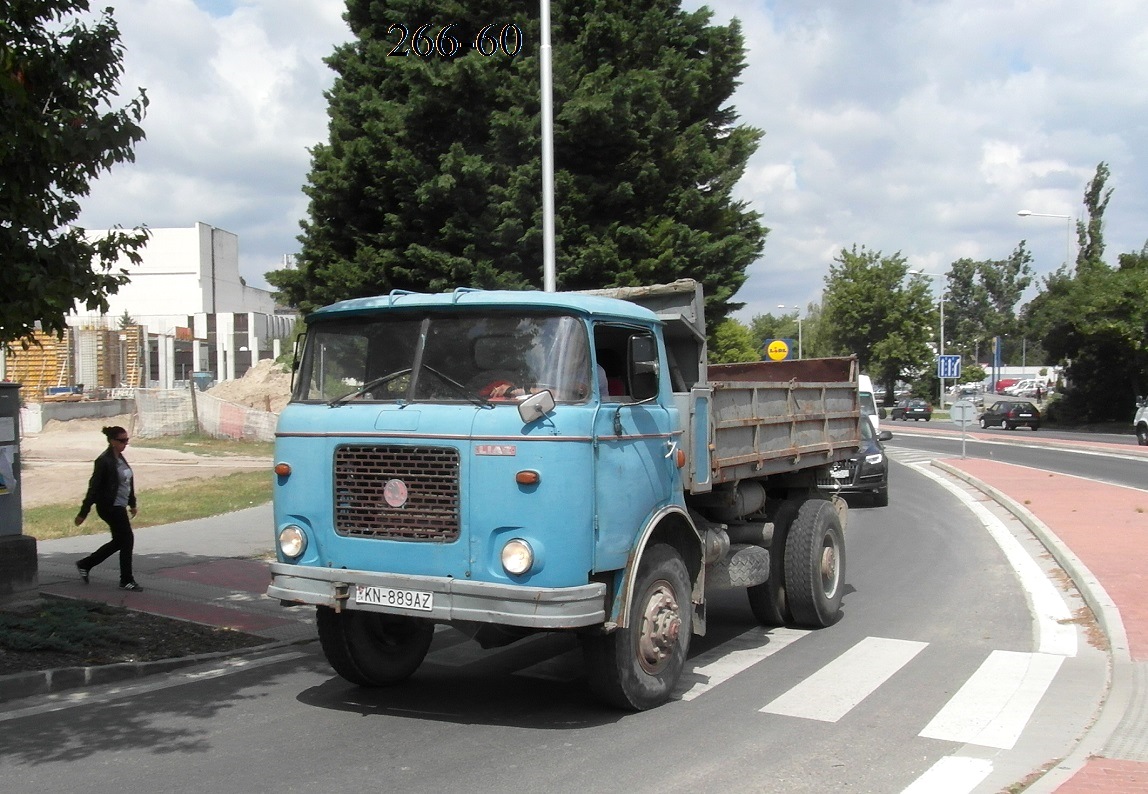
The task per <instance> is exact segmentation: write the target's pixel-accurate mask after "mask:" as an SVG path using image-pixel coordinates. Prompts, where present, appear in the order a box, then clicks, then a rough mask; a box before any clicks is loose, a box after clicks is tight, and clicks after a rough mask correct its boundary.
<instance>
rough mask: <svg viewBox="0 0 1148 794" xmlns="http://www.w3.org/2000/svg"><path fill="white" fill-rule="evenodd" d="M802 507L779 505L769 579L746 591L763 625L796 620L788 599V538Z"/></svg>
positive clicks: (771, 542)
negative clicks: (786, 563)
mask: <svg viewBox="0 0 1148 794" xmlns="http://www.w3.org/2000/svg"><path fill="white" fill-rule="evenodd" d="M800 504H801V503H800V502H797V501H793V500H789V499H787V500H785V501H784V502H782V503H781V504H780V505H779V506H778V508H777V511H776V512H775V513H774V515H773V540H771V541H770V544H769V579H767V580H766V581H765V582H764V583H763V584H759V585H754V586H753V587H747V588H746V589H745V592H746V594H747V595H748V596H749V608H750V610H751V611H752V612H753V616H754V617H755V618H757V622H758V623H760V624H761V625H763V626H784V625H786V624H787V623H791V622H792V621H793V615H792V614H791V613H790V611H789V604H788V603H786V598H785V539H786V537H788V535H789V526H790V524H792V523H793V519H794V518H796V517H797V508H798V507H799V506H800Z"/></svg>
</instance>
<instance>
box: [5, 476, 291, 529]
mask: <svg viewBox="0 0 1148 794" xmlns="http://www.w3.org/2000/svg"><path fill="white" fill-rule="evenodd" d="M273 479H274V474H272V473H271V472H270V471H243V472H237V473H235V474H228V475H226V476H224V477H212V478H210V479H206V480H189V481H187V482H184V483H180V484H178V485H174V486H171V487H168V488H156V489H152V490H147V491H143V492H142V493H137V494H136V500H137V502H138V503H139V514H138V515H137V516H136V517H135V518H134V519H132V527H133V528H134V529H141V528H143V527H151V526H156V525H159V524H171V523H173V522H175V521H189V520H191V519H195V518H206V517H207V516H214V515H219V514H220V513H230V512H231V511H233V510H242V509H244V508H247V507H254V506H255V505H260V504H264V503H265V502H269V501H271V486H272V482H273ZM79 507H80V506H79V505H78V504H54V505H43V506H41V507H31V508H28V509H27V510H25V511H24V530H23V531H24V534H25V535H30V536H31V537H34V538H36V539H37V540H51V539H53V538H70V537H76V536H78V535H94V534H98V533H100V532H107V531H108V527H107V524H105V523H104V522H103V521H101V520H100V517H99V516H97V515H96V511H95V510H93V511H92V512H91V514H90V515H89V516H88V520H87V521H85V522H84V523H83V524H82V525H80V526H78V527H77V526H75V525H74V524H73V523H72V520H73V519H74V518H75V517H76V511H77V510H78V509H79Z"/></svg>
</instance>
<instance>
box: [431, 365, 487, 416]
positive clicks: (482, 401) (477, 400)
mask: <svg viewBox="0 0 1148 794" xmlns="http://www.w3.org/2000/svg"><path fill="white" fill-rule="evenodd" d="M423 371H425V372H429V373H431V374H432V375H434V376H435V377H436V378H438V379H439V380H440V381H442V382H443V383H445V384H446V385H448V386H450V387H451V388H452V389H454V390H455V391H456V392H458V393H459V394H461V395H462V396H463V397H465V398H466V399H468V400H470V401H471V402H472V403H474V404H475V405H479V406H481V407H483V408H493V407H494V406H493V405H491V404H490V400H488V399H486V398H485V397H483V396H482V395H481V394H476V393H475V392H474V391H473V390H471V389H468V388H466V387H465V386H463V385H462V384H461V383H459V382H458V381H457V380H455V379H454V378H452V377H450V376H449V375H444V374H442V373H441V372H439V371H438V370H437V369H435V368H434V367H431V366H427V365H426V364H423Z"/></svg>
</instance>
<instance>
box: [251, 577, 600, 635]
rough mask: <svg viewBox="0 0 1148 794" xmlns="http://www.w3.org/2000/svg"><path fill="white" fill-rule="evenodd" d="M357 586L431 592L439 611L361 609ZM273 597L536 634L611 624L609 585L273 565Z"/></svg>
mask: <svg viewBox="0 0 1148 794" xmlns="http://www.w3.org/2000/svg"><path fill="white" fill-rule="evenodd" d="M357 585H372V586H375V587H391V588H396V589H400V590H418V591H423V592H430V593H433V594H434V607H433V608H432V609H431V610H429V611H422V610H413V609H400V608H394V607H386V606H376V605H374V604H359V603H357V602H356V600H355V588H356V586H357ZM267 595H268V596H270V597H271V598H278V599H279V600H281V601H290V602H294V603H298V604H315V605H316V606H327V607H331V608H333V609H362V610H367V611H372V612H386V613H389V614H393V615H407V616H410V617H416V618H424V619H426V620H435V621H441V622H450V621H456V620H465V621H472V622H477V623H498V624H503V625H508V626H525V627H528V628H536V629H572V628H580V627H583V626H594V625H598V624H601V623H603V622H604V621H605V620H606V585H605V584H602V583H600V582H593V583H591V584H587V585H582V586H579V587H557V588H555V587H519V586H515V585H505V584H495V583H492V582H469V581H463V580H459V579H452V578H447V577H438V576H410V575H404V574H393V573H378V572H375V571H350V570H347V569H345V568H312V567H309V566H301V565H289V564H287V563H281V562H276V563H272V564H271V585H270V586H269V587H268V588H267Z"/></svg>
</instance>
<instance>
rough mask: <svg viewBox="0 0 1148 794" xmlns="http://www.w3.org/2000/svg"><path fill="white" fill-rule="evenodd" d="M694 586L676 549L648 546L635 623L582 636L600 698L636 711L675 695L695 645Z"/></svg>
mask: <svg viewBox="0 0 1148 794" xmlns="http://www.w3.org/2000/svg"><path fill="white" fill-rule="evenodd" d="M690 590H691V587H690V578H689V573H688V572H687V571H686V565H685V563H684V562H682V557H681V555H680V554H678V552H677V550H675V549H674V548H672V547H670V546H667V545H664V544H659V545H656V546H653V547H651V548H649V549H647V550H646V553H645V555H643V557H642V561H641V563H640V564H639V567H638V578H637V581H636V582H635V586H634V591H633V592H634V596H633V602H632V603H631V605H630V621H629V622H630V625H629V626H626V627H625V628H618V629H615V630H614V631H612V632H610V633H609V634H588V635H585V636H583V638H582V651H583V655H584V657H585V660H586V668H587V672H588V674H589V676H590V690H591V691H592V692H593V693H594V694H595V695H596V696H597V697H598V698H600V699H602V700H603V701H605V702H607V703H609V704H610V705H613V706H617V707H619V708H623V709H631V710H633V711H644V710H645V709H650V708H653V707H654V706H660V705H661V704H662V703H665V702H666V701H667V700H669V699H670V695H671V694H672V693H673V690H674V686H676V685H677V683H678V679H679V678H680V677H681V674H682V667H683V666H684V665H685V662H686V654H687V653H688V651H689V647H690V634H691V633H692V629H693V624H692V621H693V607H692V605H691V603H690Z"/></svg>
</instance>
